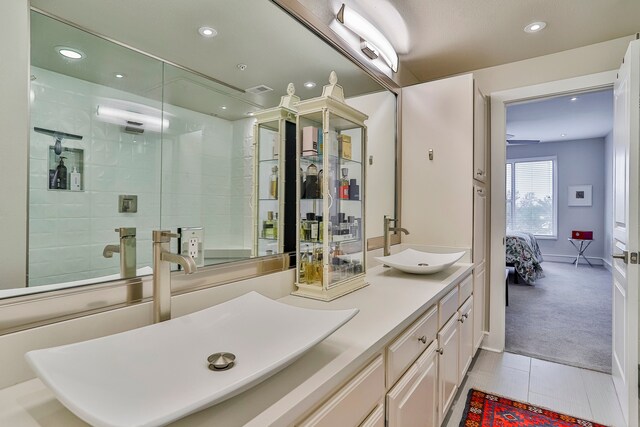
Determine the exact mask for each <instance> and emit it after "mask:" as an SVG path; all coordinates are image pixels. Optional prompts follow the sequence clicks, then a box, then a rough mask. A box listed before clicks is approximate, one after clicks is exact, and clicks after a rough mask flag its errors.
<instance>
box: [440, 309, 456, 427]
mask: <svg viewBox="0 0 640 427" xmlns="http://www.w3.org/2000/svg"><path fill="white" fill-rule="evenodd" d="M458 323H459V322H458V316H453V317H452V318H451V320H449V322H448V323H447V324H446V325H444V327H443V328H442V329H441V330H440V332H439V333H438V345H439V346H440V348H439V349H438V352H439V353H440V355H439V357H438V389H439V391H438V415H439V423H442V421H443V420H444V418H445V415H446V414H447V411H448V410H449V407H450V406H451V403H452V402H453V398H454V397H455V395H456V392H457V391H458V337H459V335H458Z"/></svg>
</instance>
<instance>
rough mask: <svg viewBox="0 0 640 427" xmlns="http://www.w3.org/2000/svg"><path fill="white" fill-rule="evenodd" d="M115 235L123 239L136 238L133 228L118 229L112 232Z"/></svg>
mask: <svg viewBox="0 0 640 427" xmlns="http://www.w3.org/2000/svg"><path fill="white" fill-rule="evenodd" d="M114 231H115V232H116V233H118V234H120V238H121V239H122V238H123V237H135V236H136V228H135V227H120V228H116V229H115V230H114Z"/></svg>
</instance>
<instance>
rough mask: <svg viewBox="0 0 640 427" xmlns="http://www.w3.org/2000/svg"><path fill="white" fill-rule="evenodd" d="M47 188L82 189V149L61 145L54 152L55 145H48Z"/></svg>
mask: <svg viewBox="0 0 640 427" xmlns="http://www.w3.org/2000/svg"><path fill="white" fill-rule="evenodd" d="M48 166H49V173H48V175H47V176H48V183H47V188H48V189H49V190H62V191H84V182H83V176H84V150H83V149H81V148H69V147H62V152H61V153H60V154H56V147H55V146H53V145H51V146H49V161H48Z"/></svg>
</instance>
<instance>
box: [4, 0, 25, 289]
mask: <svg viewBox="0 0 640 427" xmlns="http://www.w3.org/2000/svg"><path fill="white" fill-rule="evenodd" d="M29 40H30V35H29V2H28V1H24V0H3V1H2V12H1V13H0V58H2V60H1V61H0V76H2V78H1V79H0V94H2V96H0V129H2V159H3V160H2V166H1V167H0V182H2V183H3V185H2V186H0V200H1V202H0V235H1V236H2V242H4V243H3V244H2V245H0V272H2V276H1V277H0V289H5V288H16V287H24V286H26V279H27V174H26V173H24V165H26V164H27V159H28V144H27V141H28V134H29V130H28V129H29V104H28V102H29Z"/></svg>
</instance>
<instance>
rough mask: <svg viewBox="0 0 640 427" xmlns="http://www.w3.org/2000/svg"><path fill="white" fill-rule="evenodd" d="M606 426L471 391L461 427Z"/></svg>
mask: <svg viewBox="0 0 640 427" xmlns="http://www.w3.org/2000/svg"><path fill="white" fill-rule="evenodd" d="M530 426H535V427H575V426H580V427H604V426H603V425H602V424H598V423H594V422H591V421H586V420H581V419H580V418H576V417H572V416H570V415H564V414H559V413H557V412H555V411H550V410H549V409H545V408H541V407H539V406H534V405H531V404H529V403H523V402H518V401H517V400H512V399H507V398H505V397H502V396H496V395H495V394H490V393H485V392H483V391H479V390H474V389H471V390H469V396H468V397H467V405H466V406H465V408H464V415H463V416H462V421H460V427H530Z"/></svg>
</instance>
